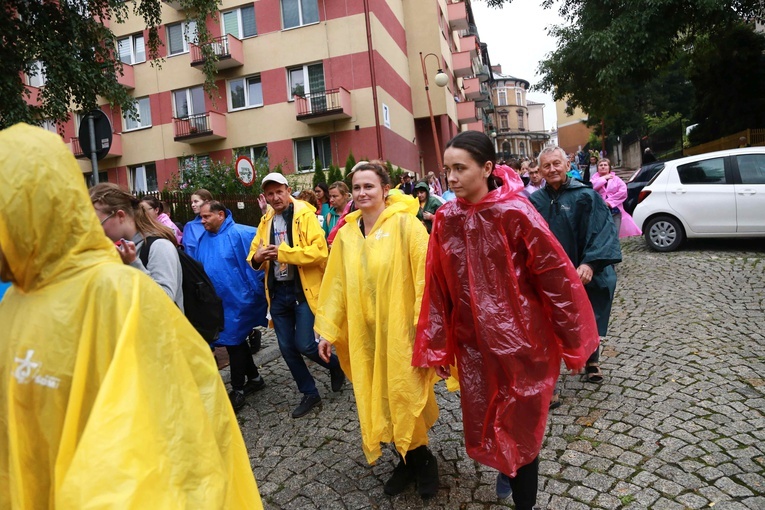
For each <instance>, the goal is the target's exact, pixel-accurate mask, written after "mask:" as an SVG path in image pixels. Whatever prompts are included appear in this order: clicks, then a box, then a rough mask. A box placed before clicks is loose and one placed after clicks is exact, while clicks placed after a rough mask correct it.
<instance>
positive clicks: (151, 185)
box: [128, 163, 159, 193]
mask: <svg viewBox="0 0 765 510" xmlns="http://www.w3.org/2000/svg"><path fill="white" fill-rule="evenodd" d="M128 179H129V180H130V189H131V190H132V191H133V192H144V193H146V192H148V191H159V187H158V185H157V167H156V166H155V165H154V163H150V164H145V165H139V166H131V167H128Z"/></svg>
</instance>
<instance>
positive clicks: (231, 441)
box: [0, 125, 640, 510]
mask: <svg viewBox="0 0 765 510" xmlns="http://www.w3.org/2000/svg"><path fill="white" fill-rule="evenodd" d="M56 138H57V137H55V135H53V134H51V133H46V132H45V131H44V130H41V129H37V128H32V127H29V126H25V125H19V126H15V127H13V128H10V129H8V130H6V131H4V132H1V133H0V280H2V281H5V282H11V283H12V285H11V286H10V290H9V291H8V294H7V295H6V296H5V299H4V300H3V302H2V305H0V322H1V323H2V324H3V325H4V328H3V332H2V333H0V335H3V340H2V341H1V342H0V344H2V345H3V351H2V352H3V356H2V357H0V366H1V367H3V368H5V369H6V372H5V373H12V374H13V377H12V378H6V379H0V404H1V405H2V406H3V408H5V409H13V412H12V413H10V414H9V415H8V417H7V419H5V420H3V421H0V434H1V435H0V437H1V438H2V439H0V451H3V452H6V453H7V454H3V455H0V507H2V508H15V507H27V506H28V507H37V506H50V505H51V504H53V503H52V502H54V501H55V502H57V503H62V502H66V503H68V504H69V506H72V507H87V506H89V504H90V503H92V502H93V501H95V499H96V498H98V499H100V500H101V501H120V502H125V501H128V502H131V503H133V504H134V506H141V505H142V504H143V503H145V502H147V501H151V502H152V504H151V505H149V506H154V507H157V506H158V505H159V506H162V504H161V502H162V501H174V500H178V499H182V500H184V501H187V502H188V505H187V506H192V507H197V508H203V507H208V506H216V507H226V508H261V507H262V505H261V502H260V497H259V495H258V491H257V486H256V483H255V480H254V477H253V476H252V470H251V468H250V465H249V459H248V457H247V452H246V448H245V445H244V442H243V440H242V435H241V432H240V431H239V429H238V426H237V421H236V418H235V414H234V413H235V412H236V411H238V410H240V409H241V408H242V407H244V406H245V405H246V403H247V397H248V396H249V395H251V394H253V393H255V392H257V391H259V390H263V389H264V388H265V387H266V379H265V378H264V377H263V375H262V374H261V373H260V370H259V369H258V367H257V366H256V365H255V363H254V361H253V357H252V352H251V349H250V346H249V345H248V338H249V337H250V336H251V333H252V331H253V329H254V328H256V327H265V326H267V325H268V326H270V327H273V329H274V331H275V333H276V338H277V342H278V347H279V350H280V353H281V355H282V358H283V359H284V362H285V363H286V365H287V367H288V369H289V371H290V374H291V376H292V378H293V379H294V383H295V386H296V389H297V391H298V392H299V393H300V394H301V397H300V401H299V402H298V403H297V405H296V407H295V408H294V409H293V411H292V413H291V416H292V418H294V419H299V418H301V417H303V416H306V415H307V414H309V413H311V412H312V411H313V410H314V409H315V408H318V407H320V406H321V404H322V398H321V395H320V393H319V390H318V388H317V385H316V382H315V380H314V377H313V375H312V374H311V370H309V367H308V365H306V362H305V358H308V359H310V360H312V361H313V362H315V363H316V364H317V365H319V366H320V367H322V368H324V369H326V370H328V372H329V375H330V381H331V390H332V391H334V392H339V391H342V390H343V388H344V386H345V382H346V379H347V380H349V381H351V382H352V387H353V392H354V396H355V402H356V407H357V413H358V419H359V425H360V429H361V438H362V444H361V447H362V450H363V452H364V454H365V456H366V459H367V461H368V462H369V463H370V464H373V463H375V462H376V461H377V460H378V459H379V458H380V456H381V454H382V451H381V443H392V444H393V446H394V448H395V450H396V452H397V454H398V460H397V462H396V466H395V467H394V469H393V472H392V474H391V476H390V478H389V479H387V480H386V481H385V483H384V485H383V490H384V492H385V493H386V494H388V495H395V494H399V493H401V492H403V491H405V490H406V489H407V488H408V487H409V486H410V485H412V484H414V485H415V486H416V490H417V492H418V493H419V494H420V495H421V496H422V497H423V498H430V497H433V496H435V495H436V494H437V493H438V489H439V471H438V462H437V449H438V446H437V445H436V446H432V445H430V441H429V431H430V429H431V427H432V426H433V425H434V423H435V422H436V420H437V418H438V412H439V410H438V402H437V400H436V397H435V392H434V384H435V383H436V381H437V380H439V379H448V380H449V381H451V382H452V384H451V385H450V388H452V389H453V388H455V387H459V389H460V399H461V403H462V409H463V413H462V414H463V429H464V435H465V448H466V451H467V454H468V455H469V456H470V457H471V458H473V459H475V460H476V461H478V462H480V463H482V464H485V465H488V466H491V467H493V468H495V469H496V470H497V471H498V473H497V479H496V492H497V497H498V498H501V499H504V498H508V497H509V496H510V495H511V494H512V497H513V501H514V503H515V505H516V508H518V509H522V510H528V509H531V508H533V507H534V505H535V503H536V497H537V485H538V473H539V452H540V450H541V447H542V442H543V438H544V431H545V424H546V421H547V416H548V412H549V410H550V409H552V408H554V407H555V406H557V405H560V399H559V393H558V390H557V389H556V383H557V381H558V378H559V375H560V370H561V362H563V363H564V364H565V366H566V367H567V368H568V369H569V370H570V371H571V372H572V373H580V372H582V371H584V373H583V374H582V377H583V378H584V380H585V381H587V382H589V383H593V384H598V383H600V382H602V381H603V378H604V374H603V371H602V369H601V366H600V357H599V354H600V347H601V345H602V343H603V341H604V337H605V336H606V334H607V329H608V322H609V316H610V312H611V305H612V302H613V298H614V292H615V288H616V272H615V270H614V265H615V264H617V263H619V262H620V261H621V250H620V245H619V237H620V236H628V235H639V233H640V231H639V229H637V226H636V225H635V224H634V222H632V221H631V218H629V216H628V215H627V214H626V212H625V211H624V209H623V208H622V207H621V203H622V202H623V201H624V198H626V188H625V185H624V183H623V182H622V181H621V179H619V178H618V177H617V176H616V175H615V174H614V173H613V171H612V168H611V163H610V161H609V160H608V159H605V158H603V159H600V160H599V161H596V164H595V166H594V169H591V168H590V167H588V172H587V174H586V175H587V179H586V180H587V182H584V179H581V180H580V179H578V178H576V177H574V176H573V174H572V173H571V172H572V162H571V159H570V158H569V156H567V155H566V153H565V152H564V151H563V150H562V149H560V148H558V147H551V148H546V149H544V150H543V151H542V152H541V154H540V155H539V157H538V159H537V160H535V161H531V160H529V161H509V162H506V163H508V164H501V163H498V162H497V157H496V153H495V151H494V147H493V143H492V141H491V139H490V138H489V137H487V136H486V135H484V134H483V133H479V132H474V131H467V132H463V133H460V134H458V135H457V136H455V137H454V138H453V139H452V140H451V141H449V143H448V144H447V145H446V149H445V152H444V173H445V176H446V179H445V180H443V181H442V180H440V179H439V178H438V176H436V175H427V176H425V178H424V179H422V180H421V181H418V182H413V179H412V175H410V174H409V173H408V172H406V173H405V174H404V175H403V177H402V180H401V182H400V183H396V185H394V183H392V182H391V180H390V176H389V175H388V173H387V172H386V169H385V164H384V163H383V162H381V161H377V160H373V161H361V162H359V163H358V164H357V165H356V166H355V167H354V168H353V170H352V172H351V173H350V179H349V180H350V189H349V187H348V184H346V183H345V182H335V183H331V184H329V185H323V184H321V185H318V186H316V187H315V188H314V189H313V190H305V191H303V192H301V194H299V195H298V196H294V195H295V194H296V193H295V192H294V191H293V190H292V189H291V187H290V184H289V182H288V181H287V179H286V178H285V177H284V176H283V175H282V174H280V173H270V174H268V175H266V176H265V177H264V178H263V179H262V182H261V184H262V189H263V195H262V196H261V198H260V205H261V207H262V209H263V213H264V214H263V216H262V219H261V221H260V223H259V225H258V227H257V228H254V227H250V226H246V225H240V224H237V223H236V222H235V221H234V218H233V215H232V213H231V211H229V210H228V209H227V208H226V207H225V206H224V205H223V204H221V203H220V202H218V201H216V200H214V197H213V196H212V194H211V193H210V192H208V191H207V190H203V189H200V190H196V191H195V192H194V193H193V194H192V195H191V206H192V209H193V211H194V213H195V214H196V217H195V218H194V219H193V220H192V221H190V222H189V223H187V224H186V225H185V227H184V228H183V231H182V232H181V230H180V229H179V228H177V226H176V225H175V224H173V223H172V221H171V220H170V219H169V218H168V217H167V214H166V213H165V211H164V206H163V204H162V203H161V202H159V201H157V200H156V199H153V198H151V197H148V198H144V199H141V200H139V199H138V198H136V197H135V196H134V195H133V194H131V193H129V192H128V191H126V190H124V189H122V188H120V187H119V186H117V185H115V184H110V183H103V184H98V185H96V186H94V187H92V188H91V189H90V190H89V196H88V190H86V189H85V187H84V185H82V179H81V177H79V168H78V166H77V164H76V163H75V162H74V159H73V158H72V156H71V153H70V152H69V151H68V149H66V147H65V146H64V145H63V143H62V142H61V141H60V139H58V140H57V139H56ZM22 168H34V169H36V170H35V171H34V172H28V171H22V170H21V169H22ZM61 211H66V212H67V214H65V215H62V214H60V213H61ZM179 249H181V250H183V253H185V254H186V255H189V256H190V257H192V258H193V259H195V260H196V261H198V262H200V263H201V264H202V266H203V267H204V270H205V272H206V273H207V275H208V276H209V279H210V281H211V282H212V285H213V286H214V289H215V292H216V293H217V294H218V296H219V297H220V298H221V299H222V302H223V314H224V323H223V328H222V331H220V333H219V335H218V337H217V339H215V341H214V342H213V343H212V344H209V345H208V344H207V343H206V342H204V341H203V339H202V337H201V336H200V335H199V334H198V333H197V332H196V331H195V330H194V328H193V327H192V326H191V325H190V323H189V322H188V321H187V320H186V319H185V318H184V315H183V311H184V300H183V297H184V294H183V287H182V283H183V271H182V267H181V266H182V264H181V257H180V255H179V251H178V250H179ZM147 276H148V278H147ZM164 296H167V297H169V298H170V299H169V300H168V299H167V298H165V297H164ZM43 316H44V317H45V320H40V319H39V317H43ZM211 346H212V347H218V346H220V347H225V348H226V350H227V351H228V355H229V359H230V367H231V390H230V391H229V392H228V394H226V390H225V387H224V385H223V382H222V380H221V378H220V376H219V375H218V371H217V366H216V364H215V362H214V360H213V355H212V352H211V349H210V347H211ZM267 375H268V374H266V376H267ZM22 403H23V405H22ZM138 417H140V419H137V418H138ZM41 438H44V440H41ZM431 448H433V449H431ZM104 449H109V451H110V456H109V458H108V459H107V460H104V461H102V462H100V463H99V464H98V469H95V468H94V466H93V465H92V464H91V462H92V457H90V456H91V455H94V454H97V453H98V452H99V451H103V450H104ZM434 450H435V452H436V453H434ZM99 458H103V456H100V457H99ZM126 466H130V468H127V467H126ZM54 473H55V475H56V477H55V478H54ZM33 478H34V479H35V483H34V484H32V483H27V482H28V481H29V480H31V479H33ZM191 480H194V481H195V482H194V483H191ZM130 487H133V488H134V489H131V488H130ZM136 487H141V488H140V489H137V488H136ZM41 488H42V489H41ZM152 498H155V499H152ZM158 502H159V503H158ZM144 506H145V505H144Z"/></svg>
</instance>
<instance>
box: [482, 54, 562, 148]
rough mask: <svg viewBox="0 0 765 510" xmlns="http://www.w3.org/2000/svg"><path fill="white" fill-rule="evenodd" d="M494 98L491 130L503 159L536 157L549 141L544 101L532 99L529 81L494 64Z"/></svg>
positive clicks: (492, 85)
mask: <svg viewBox="0 0 765 510" xmlns="http://www.w3.org/2000/svg"><path fill="white" fill-rule="evenodd" d="M492 74H493V80H492V82H491V98H492V102H493V104H494V111H493V113H492V119H491V122H492V126H493V131H492V133H491V135H492V137H493V138H494V141H495V147H496V150H497V154H498V157H499V158H501V159H509V158H518V157H533V156H534V155H535V154H538V153H539V152H540V151H541V150H542V148H543V147H544V146H545V144H546V142H547V141H548V140H549V138H550V135H549V133H547V132H546V131H545V127H544V112H543V108H544V104H543V103H535V102H534V101H529V100H528V99H527V98H526V94H527V93H528V90H529V82H528V81H526V80H524V79H523V78H516V77H514V76H511V75H508V74H502V67H501V66H499V65H496V66H492Z"/></svg>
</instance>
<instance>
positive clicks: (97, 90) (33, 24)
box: [0, 0, 219, 129]
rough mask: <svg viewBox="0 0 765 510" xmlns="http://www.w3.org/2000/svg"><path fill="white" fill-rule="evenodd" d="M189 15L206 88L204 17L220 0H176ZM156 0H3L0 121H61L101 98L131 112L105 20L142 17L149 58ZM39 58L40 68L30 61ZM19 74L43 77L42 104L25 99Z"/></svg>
mask: <svg viewBox="0 0 765 510" xmlns="http://www.w3.org/2000/svg"><path fill="white" fill-rule="evenodd" d="M179 1H180V4H181V5H182V6H183V8H184V12H186V14H187V17H188V19H194V20H196V21H197V33H198V41H199V44H200V47H201V48H202V52H203V55H204V57H205V65H204V71H205V76H206V81H205V88H206V90H207V91H208V93H212V91H213V90H214V88H215V82H214V79H215V77H216V72H215V67H214V66H215V60H216V59H217V57H216V56H215V53H214V50H213V48H212V45H210V44H207V43H209V42H210V41H211V40H212V36H211V34H210V31H209V30H208V28H207V24H206V23H205V20H206V19H208V18H215V17H216V16H217V10H218V3H219V2H218V0H179ZM161 7H162V2H161V1H160V0H141V1H139V2H122V1H116V0H62V1H58V2H55V1H29V0H8V1H6V2H4V3H3V9H2V12H1V13H0V34H3V35H2V48H0V55H2V63H3V72H2V73H0V129H2V128H6V127H8V126H11V125H13V124H15V123H17V122H27V123H32V124H34V123H37V124H39V123H41V122H42V120H43V119H49V120H53V121H56V122H57V123H59V124H60V123H63V122H66V121H67V120H68V119H69V115H70V110H71V109H72V108H74V109H75V110H81V111H86V110H90V109H93V108H95V107H96V106H98V102H99V98H103V99H106V100H107V101H108V102H109V103H110V104H112V105H118V106H120V107H121V108H122V109H123V111H126V112H128V113H132V114H133V115H135V112H136V110H135V105H134V101H133V98H132V97H130V95H129V94H128V92H127V91H126V89H125V88H124V87H123V86H122V85H120V84H119V83H118V82H117V75H118V74H121V73H122V62H121V61H120V59H119V55H118V54H117V52H116V47H117V39H116V37H115V35H114V33H113V32H112V31H111V30H110V29H109V27H107V26H105V24H104V23H102V22H101V21H100V20H109V24H110V25H111V26H114V24H119V23H124V22H125V21H126V19H127V18H128V16H131V15H132V16H136V17H139V18H141V20H142V21H143V23H144V24H145V26H146V27H147V28H148V33H149V37H148V41H147V43H146V48H147V50H148V51H147V58H148V59H154V60H153V62H152V65H161V60H160V59H157V55H158V49H159V46H160V44H161V41H160V39H159V33H158V27H159V25H160V24H161V23H162V18H161ZM37 62H39V63H41V64H42V68H40V67H39V66H38V64H36V63H37ZM23 75H28V76H29V75H36V76H37V77H38V78H41V77H42V76H43V75H44V77H45V85H44V87H41V88H40V100H41V104H40V106H36V105H28V104H27V103H26V101H25V98H29V97H31V93H30V90H29V89H27V88H26V87H25V86H24V79H23V78H22V77H23Z"/></svg>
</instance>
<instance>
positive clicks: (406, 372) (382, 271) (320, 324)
mask: <svg viewBox="0 0 765 510" xmlns="http://www.w3.org/2000/svg"><path fill="white" fill-rule="evenodd" d="M388 204H389V205H388V206H387V207H386V208H385V210H384V211H383V213H382V214H381V215H380V217H379V218H378V220H377V223H375V226H374V227H373V228H372V230H371V232H368V233H367V237H366V238H365V237H364V236H363V235H362V233H361V229H360V228H359V226H358V220H359V218H360V216H361V211H355V212H353V213H350V214H348V216H346V221H347V223H346V225H344V226H343V227H342V228H341V229H340V230H339V231H338V233H337V237H336V238H335V242H334V244H333V245H332V251H331V252H330V255H329V261H328V263H327V269H326V271H325V273H324V280H323V282H322V285H321V291H320V293H319V311H318V314H317V316H316V323H315V329H316V331H317V332H318V333H319V334H320V335H321V336H322V337H324V338H326V339H327V340H328V341H329V342H330V343H332V344H333V345H334V346H335V349H336V351H337V356H338V358H340V364H341V366H342V367H343V371H344V372H345V374H346V376H347V377H348V378H349V379H350V380H351V381H352V382H353V392H354V395H355V396H356V407H357V408H358V413H359V423H360V425H361V437H362V446H363V449H364V454H365V455H366V458H367V461H368V462H369V463H370V464H372V463H373V462H374V461H375V460H377V458H379V457H380V455H381V451H380V443H381V442H382V443H388V442H391V441H393V443H395V445H396V449H397V450H398V452H399V453H400V454H401V455H402V456H403V455H406V452H407V451H408V450H412V449H414V448H417V447H418V446H422V445H426V444H428V434H427V433H428V429H430V427H432V426H433V423H435V421H436V419H437V418H438V405H437V404H436V397H435V394H434V392H433V383H434V372H433V369H422V368H415V367H413V366H412V347H413V345H414V337H415V333H416V329H417V319H418V317H419V312H420V303H421V301H422V293H423V290H424V286H425V257H426V255H427V250H428V246H427V245H428V233H427V231H426V230H425V227H424V226H423V225H422V223H421V222H420V220H418V219H417V217H416V216H415V215H416V214H417V211H418V209H419V207H418V203H417V199H416V198H414V197H411V196H408V195H394V194H391V195H390V196H389V198H388Z"/></svg>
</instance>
